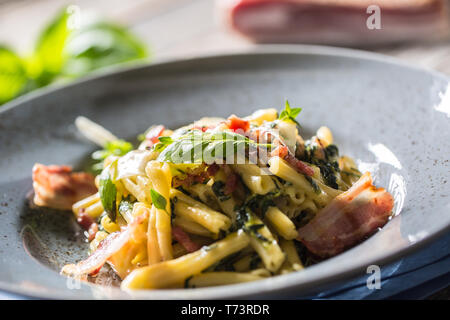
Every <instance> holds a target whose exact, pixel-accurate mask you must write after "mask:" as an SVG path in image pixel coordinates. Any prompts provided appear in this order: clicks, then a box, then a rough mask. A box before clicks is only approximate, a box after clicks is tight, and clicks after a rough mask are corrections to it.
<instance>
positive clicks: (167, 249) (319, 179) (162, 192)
mask: <svg viewBox="0 0 450 320" xmlns="http://www.w3.org/2000/svg"><path fill="white" fill-rule="evenodd" d="M300 110H301V109H299V108H290V106H289V104H288V103H287V102H286V107H285V109H284V110H283V111H282V112H280V113H278V112H277V111H276V110H275V109H262V110H258V111H256V112H255V113H253V114H252V115H250V116H248V117H245V118H238V117H237V116H235V115H232V116H230V117H229V118H227V119H221V118H203V119H201V120H200V121H197V122H194V123H193V124H191V125H188V126H185V127H182V128H179V129H176V130H168V129H166V128H165V127H164V126H163V125H157V126H152V127H150V128H149V129H148V130H147V131H146V132H145V133H144V134H143V135H142V136H141V138H142V139H141V140H142V142H141V143H140V145H139V146H138V147H137V148H136V149H135V150H131V151H130V144H129V143H127V142H125V141H123V140H119V139H117V138H116V137H115V136H114V135H113V134H111V133H109V131H107V130H106V129H103V128H102V127H100V126H99V125H97V124H94V123H92V122H91V121H90V120H88V119H86V118H83V117H80V118H79V119H77V121H76V124H77V125H78V127H79V129H80V130H81V131H82V132H83V133H84V134H85V136H86V137H88V138H90V139H92V140H93V141H94V142H97V143H98V144H100V145H101V147H103V148H104V149H103V150H102V151H98V152H97V153H96V156H95V157H96V159H101V161H102V164H101V166H102V167H103V170H102V171H101V172H100V173H99V174H98V175H97V176H96V178H95V179H94V178H93V177H91V176H90V175H89V174H87V173H83V174H80V175H82V177H85V178H86V180H89V183H91V184H92V186H87V187H85V188H86V190H85V192H79V194H80V196H79V197H77V198H75V199H74V197H73V196H72V197H70V198H65V197H64V195H63V194H60V193H58V192H57V190H53V189H52V186H54V185H55V183H53V184H49V183H48V181H52V179H55V180H54V181H57V182H58V183H63V184H64V183H65V181H66V180H67V181H68V182H70V183H71V186H72V187H73V188H77V186H78V185H79V186H80V188H81V186H82V185H83V183H84V184H87V183H88V182H86V181H79V180H80V179H81V176H75V175H77V173H72V172H71V171H70V169H68V167H64V168H62V169H61V168H60V167H57V166H49V167H46V166H43V165H40V164H37V165H36V166H35V168H34V169H33V180H34V186H35V191H36V194H35V202H36V203H38V204H39V205H42V206H48V207H52V206H54V207H57V208H68V207H70V206H71V207H72V211H73V213H74V215H75V217H76V218H77V221H78V222H79V223H80V225H81V226H82V227H83V228H85V229H86V231H87V232H86V234H87V235H88V238H89V241H90V246H89V248H90V255H89V256H88V257H87V259H86V260H83V261H81V262H78V263H76V264H69V265H66V266H64V267H63V269H62V273H63V274H66V275H68V276H77V277H80V276H91V277H93V276H96V275H97V274H98V272H99V270H100V269H101V268H102V267H103V266H104V265H105V264H108V265H109V266H110V267H112V269H113V270H114V271H115V272H116V273H117V274H118V276H119V277H120V278H121V279H122V284H121V288H122V289H124V290H132V289H157V288H194V287H207V286H215V285H228V284H235V283H241V282H248V281H255V280H263V279H266V278H269V277H271V276H276V275H281V274H286V273H290V272H301V271H302V270H304V268H305V267H308V266H309V265H310V264H312V263H315V262H318V261H320V260H321V259H325V258H328V257H330V256H333V255H335V254H338V253H340V252H342V251H343V250H345V249H347V248H349V247H351V246H352V245H354V244H356V243H357V242H358V241H360V240H361V239H362V238H364V237H366V236H368V235H370V233H371V232H373V231H374V230H375V228H376V227H380V226H382V225H384V224H385V223H386V222H387V219H388V218H389V215H390V211H391V209H392V197H391V196H390V194H389V193H387V192H386V191H385V190H384V189H381V188H379V189H376V188H375V187H373V184H372V179H371V177H370V174H369V173H365V174H364V175H363V174H362V173H361V172H359V170H358V168H357V166H356V164H355V162H354V161H353V160H352V159H351V158H350V157H347V156H340V155H339V151H338V148H337V147H336V146H335V145H334V141H333V135H332V133H331V130H330V129H329V128H327V127H320V128H319V129H318V130H317V133H316V135H315V136H313V137H312V138H310V139H309V140H304V139H303V137H302V136H301V135H300V127H299V126H298V123H297V122H296V120H295V118H296V116H297V115H298V113H299V112H300ZM96 136H97V138H95V137H96ZM112 139H113V140H112ZM96 167H97V168H98V167H99V166H98V164H97V165H96ZM94 181H95V185H94ZM77 183H78V184H77ZM87 190H97V192H95V193H94V194H91V195H89V196H87V197H86V193H88V191H87ZM91 193H92V192H91ZM74 200H75V201H74ZM356 200H357V201H356ZM343 220H345V221H347V220H348V221H347V222H350V223H347V224H346V223H342V221H343ZM368 220H370V226H368V225H366V223H367V224H368V223H369V221H368ZM345 221H344V222H345ZM374 221H375V223H374ZM349 225H351V227H348V226H349ZM340 226H347V227H346V228H344V229H342V228H341V227H340ZM336 239H337V240H336ZM340 239H342V240H340Z"/></svg>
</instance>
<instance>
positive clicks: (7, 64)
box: [0, 46, 28, 105]
mask: <svg viewBox="0 0 450 320" xmlns="http://www.w3.org/2000/svg"><path fill="white" fill-rule="evenodd" d="M27 84H28V77H27V74H26V70H25V68H24V65H23V63H22V59H21V58H20V57H19V56H18V55H16V54H15V53H14V52H13V51H11V50H9V49H8V48H6V47H3V46H0V105H1V104H3V103H5V102H8V101H9V100H11V99H14V98H15V97H17V96H18V95H20V94H21V93H23V92H24V91H25V90H26V87H27Z"/></svg>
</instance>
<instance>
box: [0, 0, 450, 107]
mask: <svg viewBox="0 0 450 320" xmlns="http://www.w3.org/2000/svg"><path fill="white" fill-rule="evenodd" d="M447 1H448V0H395V1H394V0H127V1H121V0H95V1H94V0H71V1H66V0H0V89H1V90H0V104H3V103H5V102H7V101H10V100H11V99H13V98H15V97H17V96H19V95H21V94H24V93H26V92H29V91H32V90H34V89H36V88H40V87H43V86H46V85H48V84H51V83H54V82H58V81H59V82H60V81H67V80H70V79H73V78H75V77H79V76H82V75H85V74H87V73H89V72H91V71H94V70H96V69H100V68H103V67H107V66H111V65H116V64H119V63H124V62H130V61H134V62H148V61H152V62H155V61H158V60H161V59H169V58H177V57H181V58H185V57H189V56H195V55H202V54H212V53H218V52H220V53H224V52H233V51H243V50H246V49H249V48H252V47H254V46H256V45H257V44H259V43H315V44H325V45H334V46H342V47H355V48H363V49H366V50H371V51H376V52H381V53H385V54H388V55H392V56H396V57H399V58H400V59H403V60H405V61H407V62H412V63H413V64H415V65H417V66H422V67H426V68H431V69H435V70H439V71H441V72H444V73H447V74H450V63H449V61H450V59H449V58H450V43H449V41H448V40H449V30H450V28H449V12H448V3H447ZM93 17H94V18H93ZM93 21H94V23H93ZM99 23H100V24H101V23H103V25H101V26H99ZM105 23H106V26H105ZM93 26H94V27H93Z"/></svg>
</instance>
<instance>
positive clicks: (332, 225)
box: [297, 172, 394, 258]
mask: <svg viewBox="0 0 450 320" xmlns="http://www.w3.org/2000/svg"><path fill="white" fill-rule="evenodd" d="M393 206H394V199H393V198H392V196H391V195H390V194H389V193H388V192H387V191H386V190H385V189H383V188H378V189H377V188H376V187H374V186H373V184H372V177H371V175H370V173H369V172H366V173H365V174H364V175H363V176H362V177H361V178H360V179H359V180H358V181H357V182H356V183H355V184H354V185H353V186H352V187H351V188H350V189H349V190H347V191H346V192H344V193H342V194H340V195H339V196H337V197H336V198H335V199H333V200H332V201H331V202H330V204H328V206H326V207H325V208H323V209H322V210H321V211H320V212H319V213H317V215H316V216H315V217H314V218H313V219H312V220H311V221H310V222H309V223H308V224H307V225H305V226H304V227H302V228H300V229H299V230H298V238H297V240H299V241H301V242H302V243H303V244H304V245H305V246H306V247H307V248H308V250H309V251H311V252H312V253H313V254H315V255H317V256H319V257H323V258H325V257H331V256H334V255H336V254H338V253H340V252H342V251H344V250H345V249H347V248H348V247H351V246H353V245H355V244H357V243H358V242H360V241H361V240H363V239H364V238H365V237H367V236H370V235H371V234H372V233H373V232H375V231H376V229H377V228H380V227H382V226H384V225H385V224H386V223H387V221H388V219H389V216H390V214H391V211H392V208H393Z"/></svg>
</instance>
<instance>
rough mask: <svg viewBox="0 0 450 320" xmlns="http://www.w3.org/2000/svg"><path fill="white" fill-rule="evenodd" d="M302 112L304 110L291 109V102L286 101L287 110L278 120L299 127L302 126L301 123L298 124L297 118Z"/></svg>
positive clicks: (282, 112)
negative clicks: (290, 122)
mask: <svg viewBox="0 0 450 320" xmlns="http://www.w3.org/2000/svg"><path fill="white" fill-rule="evenodd" d="M301 111H302V108H291V106H290V105H289V102H288V101H287V100H286V103H285V109H284V110H283V111H281V113H280V116H279V117H278V119H280V120H283V121H292V122H294V123H295V124H297V125H298V126H300V123H298V122H297V120H296V118H297V116H298V115H299V113H300V112H301Z"/></svg>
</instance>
